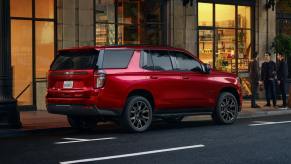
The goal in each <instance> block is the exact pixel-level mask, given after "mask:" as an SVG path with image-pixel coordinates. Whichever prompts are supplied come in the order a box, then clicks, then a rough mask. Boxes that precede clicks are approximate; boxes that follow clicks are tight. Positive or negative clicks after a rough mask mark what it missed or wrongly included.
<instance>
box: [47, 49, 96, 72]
mask: <svg viewBox="0 0 291 164" xmlns="http://www.w3.org/2000/svg"><path fill="white" fill-rule="evenodd" d="M98 56H99V51H93V52H60V54H58V55H57V57H56V59H55V60H54V62H53V64H52V66H51V70H67V69H75V70H76V69H77V70H78V69H79V70H82V69H93V68H94V67H95V65H96V62H97V60H98Z"/></svg>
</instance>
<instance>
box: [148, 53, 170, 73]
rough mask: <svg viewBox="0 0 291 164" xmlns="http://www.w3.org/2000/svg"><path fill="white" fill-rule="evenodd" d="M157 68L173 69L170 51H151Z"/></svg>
mask: <svg viewBox="0 0 291 164" xmlns="http://www.w3.org/2000/svg"><path fill="white" fill-rule="evenodd" d="M150 53H151V56H152V60H153V64H154V68H155V70H163V71H168V70H173V67H172V62H171V58H170V56H169V54H168V51H150Z"/></svg>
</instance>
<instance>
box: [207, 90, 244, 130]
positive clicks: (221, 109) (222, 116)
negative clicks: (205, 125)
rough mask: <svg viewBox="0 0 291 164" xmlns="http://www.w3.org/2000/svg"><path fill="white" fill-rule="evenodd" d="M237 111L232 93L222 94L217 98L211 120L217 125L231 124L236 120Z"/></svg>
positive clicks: (235, 100)
mask: <svg viewBox="0 0 291 164" xmlns="http://www.w3.org/2000/svg"><path fill="white" fill-rule="evenodd" d="M238 109H239V107H238V102H237V99H236V97H235V96H234V95H233V94H232V93H229V92H223V93H221V94H220V96H219V99H218V102H217V105H216V110H215V111H214V112H213V114H212V118H213V120H214V121H215V122H216V123H219V124H233V123H234V122H235V120H236V119H237V116H238Z"/></svg>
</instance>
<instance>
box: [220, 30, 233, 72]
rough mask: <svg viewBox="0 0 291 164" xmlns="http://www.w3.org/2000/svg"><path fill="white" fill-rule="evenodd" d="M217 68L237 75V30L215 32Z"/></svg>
mask: <svg viewBox="0 0 291 164" xmlns="http://www.w3.org/2000/svg"><path fill="white" fill-rule="evenodd" d="M215 36H216V37H215V67H216V69H217V70H220V71H225V72H232V73H236V57H235V52H236V51H235V30H234V29H216V30H215Z"/></svg>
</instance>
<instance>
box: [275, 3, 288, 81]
mask: <svg viewBox="0 0 291 164" xmlns="http://www.w3.org/2000/svg"><path fill="white" fill-rule="evenodd" d="M276 17H277V18H276V20H277V22H276V25H277V34H286V35H289V36H291V0H280V1H279V2H278V3H277V10H276ZM287 60H288V63H291V56H289V57H288V59H287ZM288 70H291V65H290V64H288ZM288 73H289V78H291V71H289V72H288Z"/></svg>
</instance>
